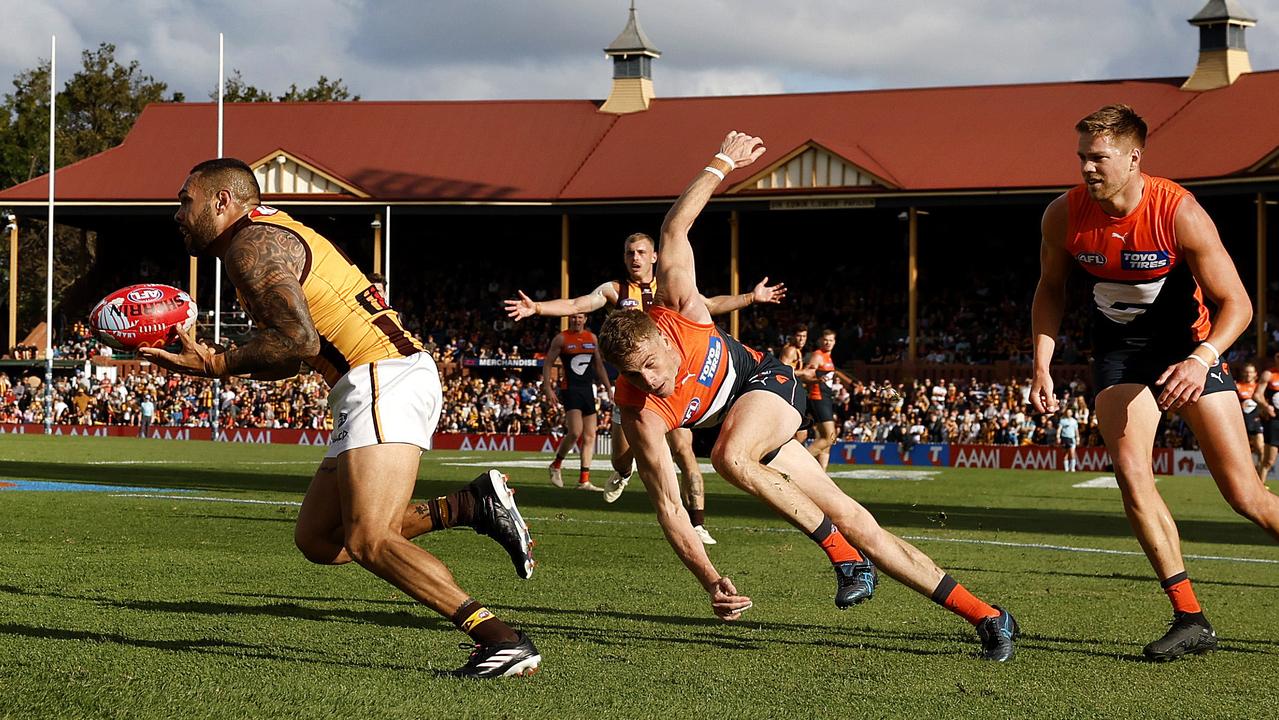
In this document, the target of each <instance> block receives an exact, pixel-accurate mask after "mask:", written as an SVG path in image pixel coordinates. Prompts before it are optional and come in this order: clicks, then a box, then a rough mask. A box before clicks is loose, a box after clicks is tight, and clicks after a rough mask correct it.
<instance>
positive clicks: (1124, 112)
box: [1075, 105, 1146, 148]
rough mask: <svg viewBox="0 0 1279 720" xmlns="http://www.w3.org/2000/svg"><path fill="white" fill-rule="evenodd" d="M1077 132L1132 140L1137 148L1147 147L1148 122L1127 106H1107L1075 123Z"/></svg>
mask: <svg viewBox="0 0 1279 720" xmlns="http://www.w3.org/2000/svg"><path fill="white" fill-rule="evenodd" d="M1075 130H1077V131H1078V132H1081V133H1088V134H1089V135H1109V136H1110V137H1112V138H1115V139H1118V138H1130V139H1132V140H1133V141H1134V143H1135V144H1136V145H1137V147H1142V148H1144V147H1146V121H1145V120H1142V119H1141V116H1140V115H1138V114H1137V111H1136V110H1133V109H1132V108H1130V107H1128V106H1127V105H1107V106H1105V107H1103V108H1101V109H1100V110H1098V111H1097V112H1094V113H1092V114H1091V115H1089V116H1088V117H1085V118H1084V119H1082V120H1080V121H1079V122H1077V123H1075Z"/></svg>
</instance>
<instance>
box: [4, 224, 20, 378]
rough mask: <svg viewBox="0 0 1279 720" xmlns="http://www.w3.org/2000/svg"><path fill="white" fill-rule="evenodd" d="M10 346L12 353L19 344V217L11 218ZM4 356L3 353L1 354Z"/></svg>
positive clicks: (7, 348)
mask: <svg viewBox="0 0 1279 720" xmlns="http://www.w3.org/2000/svg"><path fill="white" fill-rule="evenodd" d="M8 230H9V344H8V345H5V346H4V352H12V351H13V346H14V345H17V344H18V217H17V216H16V215H10V216H9V225H8ZM0 354H3V353H0Z"/></svg>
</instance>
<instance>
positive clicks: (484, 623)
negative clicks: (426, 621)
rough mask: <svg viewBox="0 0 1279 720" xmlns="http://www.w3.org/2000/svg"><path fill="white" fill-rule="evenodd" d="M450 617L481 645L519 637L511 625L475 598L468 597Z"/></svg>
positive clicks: (508, 640) (512, 640)
mask: <svg viewBox="0 0 1279 720" xmlns="http://www.w3.org/2000/svg"><path fill="white" fill-rule="evenodd" d="M450 619H451V620H452V621H453V624H454V625H456V626H457V629H458V630H461V631H462V632H464V633H466V634H467V635H470V636H471V639H472V640H474V641H475V642H477V643H479V644H481V645H494V644H497V643H503V642H514V641H516V640H517V639H519V638H518V636H517V635H516V634H515V631H514V630H512V629H511V626H510V625H507V624H506V623H504V622H502V621H501V620H499V619H498V618H497V616H496V615H494V614H493V613H492V611H490V610H489V609H488V608H486V607H484V606H483V605H481V604H479V603H478V602H476V600H475V598H467V599H466V602H464V603H462V606H461V607H459V608H458V609H457V610H455V611H454V612H453V615H452V617H451V618H450Z"/></svg>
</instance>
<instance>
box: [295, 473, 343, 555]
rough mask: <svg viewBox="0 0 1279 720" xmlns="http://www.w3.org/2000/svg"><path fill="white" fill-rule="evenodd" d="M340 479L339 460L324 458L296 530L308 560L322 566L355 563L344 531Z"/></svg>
mask: <svg viewBox="0 0 1279 720" xmlns="http://www.w3.org/2000/svg"><path fill="white" fill-rule="evenodd" d="M337 476H338V459H337V458H325V459H324V460H323V462H321V463H320V467H319V469H317V470H316V471H315V475H314V477H312V478H311V484H310V485H309V486H308V487H307V489H306V496H305V497H304V498H303V499H302V508H301V509H300V510H298V522H297V525H296V526H294V528H293V542H294V543H295V544H296V545H297V547H298V550H300V551H301V552H302V555H303V556H304V557H305V558H306V559H307V560H310V561H311V562H313V563H318V564H320V565H342V564H345V563H349V562H351V560H352V558H351V555H350V553H348V552H347V551H346V534H345V533H344V532H343V531H342V505H341V503H340V502H339V500H338V477H337Z"/></svg>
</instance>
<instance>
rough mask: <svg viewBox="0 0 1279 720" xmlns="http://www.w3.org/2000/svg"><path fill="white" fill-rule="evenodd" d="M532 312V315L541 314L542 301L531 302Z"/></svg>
mask: <svg viewBox="0 0 1279 720" xmlns="http://www.w3.org/2000/svg"><path fill="white" fill-rule="evenodd" d="M533 314H534V315H541V314H542V303H539V302H535V303H533Z"/></svg>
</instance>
